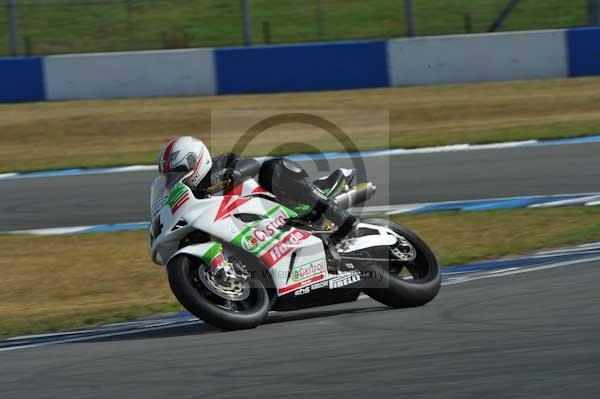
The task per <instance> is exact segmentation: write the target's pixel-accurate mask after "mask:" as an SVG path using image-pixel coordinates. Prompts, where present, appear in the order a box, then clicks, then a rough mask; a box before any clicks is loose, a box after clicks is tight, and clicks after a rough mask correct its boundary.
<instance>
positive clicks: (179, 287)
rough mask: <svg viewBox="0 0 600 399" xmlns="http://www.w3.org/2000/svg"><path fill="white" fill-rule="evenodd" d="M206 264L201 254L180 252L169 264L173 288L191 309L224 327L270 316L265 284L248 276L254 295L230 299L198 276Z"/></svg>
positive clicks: (233, 327)
mask: <svg viewBox="0 0 600 399" xmlns="http://www.w3.org/2000/svg"><path fill="white" fill-rule="evenodd" d="M203 267H206V264H205V263H204V262H203V261H202V260H201V259H198V258H194V257H190V256H187V255H180V256H177V257H175V258H174V259H172V260H171V261H170V262H169V264H168V266H167V274H168V277H169V285H170V286H171V291H172V292H173V294H174V295H175V297H176V298H177V300H178V301H179V303H181V304H182V305H183V307H185V308H186V309H187V310H188V311H189V312H190V313H192V314H193V315H194V316H196V317H198V318H199V319H201V320H204V321H206V322H207V323H210V324H212V325H213V326H215V327H218V328H221V329H224V330H242V329H248V328H255V327H257V326H258V325H259V324H261V323H262V322H263V321H264V320H265V319H266V317H267V314H268V312H269V310H270V308H271V301H270V298H269V294H268V292H267V289H266V288H265V286H264V284H263V283H262V282H261V281H260V280H258V279H255V278H251V277H249V278H248V280H247V281H248V284H249V285H250V295H249V296H248V298H246V299H245V300H243V301H234V300H227V299H223V298H221V297H219V296H218V295H216V294H215V293H214V292H213V290H210V289H208V287H206V285H205V283H204V282H203V281H202V280H201V279H200V278H199V277H198V273H199V271H200V270H202V268H203Z"/></svg>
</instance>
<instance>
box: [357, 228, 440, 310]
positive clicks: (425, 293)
mask: <svg viewBox="0 0 600 399" xmlns="http://www.w3.org/2000/svg"><path fill="white" fill-rule="evenodd" d="M364 223H368V224H373V225H376V226H382V227H386V228H387V229H389V230H390V234H391V235H394V236H396V237H397V238H398V243H397V244H396V245H395V246H394V247H390V248H389V249H388V250H387V253H386V254H379V255H383V256H386V257H388V259H389V260H390V261H389V267H387V268H386V267H383V266H381V265H371V266H370V272H371V273H373V275H374V276H377V278H376V279H374V280H373V281H372V282H370V284H369V288H365V290H364V292H365V294H367V295H368V296H370V297H371V298H373V299H375V300H376V301H378V302H381V303H383V304H385V305H388V306H392V307H395V308H406V307H414V306H422V305H425V304H426V303H427V302H429V301H431V300H432V299H433V298H435V296H436V295H437V294H438V292H439V290H440V286H441V284H442V278H441V273H440V268H439V266H438V263H437V260H436V258H435V255H434V254H433V251H431V249H430V248H429V247H428V246H427V244H425V242H424V241H423V240H421V239H420V238H419V237H418V236H417V235H416V234H415V233H413V232H412V231H410V230H408V229H407V228H405V227H403V226H401V225H399V224H396V223H392V222H390V221H388V220H383V219H367V220H364Z"/></svg>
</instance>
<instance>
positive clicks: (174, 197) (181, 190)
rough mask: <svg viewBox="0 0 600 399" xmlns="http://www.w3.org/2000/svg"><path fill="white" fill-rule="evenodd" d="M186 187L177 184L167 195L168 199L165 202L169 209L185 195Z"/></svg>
mask: <svg viewBox="0 0 600 399" xmlns="http://www.w3.org/2000/svg"><path fill="white" fill-rule="evenodd" d="M187 191H188V190H187V187H186V186H185V185H183V184H181V183H178V184H177V185H176V186H175V187H174V188H173V190H171V192H170V193H169V199H168V200H167V204H169V207H172V206H173V205H175V204H176V203H177V201H179V200H180V199H181V198H182V197H183V196H184V195H185V194H186V193H187Z"/></svg>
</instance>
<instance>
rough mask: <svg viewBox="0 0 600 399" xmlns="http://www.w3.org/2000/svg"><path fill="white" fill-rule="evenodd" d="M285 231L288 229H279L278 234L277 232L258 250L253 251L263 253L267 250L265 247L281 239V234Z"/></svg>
mask: <svg viewBox="0 0 600 399" xmlns="http://www.w3.org/2000/svg"><path fill="white" fill-rule="evenodd" d="M285 233H287V231H282V230H279V232H278V233H277V234H275V235H274V236H273V237H271V238H270V239H268V240H267V241H266V242H265V243H264V244H263V245H261V246H260V247H258V249H257V250H256V251H253V252H254V253H256V254H259V253H261V252H262V251H264V250H265V248H268V247H269V246H270V245H271V244H273V242H275V241H279V239H280V238H281V236H283V235H284V234H285Z"/></svg>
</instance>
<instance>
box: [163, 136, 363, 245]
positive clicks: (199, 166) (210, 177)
mask: <svg viewBox="0 0 600 399" xmlns="http://www.w3.org/2000/svg"><path fill="white" fill-rule="evenodd" d="M158 169H159V172H160V173H161V174H162V175H163V176H165V178H166V185H167V188H168V189H171V188H172V186H173V185H174V184H175V183H177V182H178V181H183V182H184V183H185V184H186V185H187V186H189V187H190V188H191V189H192V192H193V193H194V195H195V196H196V197H197V198H204V197H206V196H207V195H209V194H211V193H213V192H215V191H214V190H217V191H221V190H223V189H227V188H230V187H233V186H235V185H237V184H239V183H241V182H243V181H244V180H246V179H248V178H252V177H254V176H255V175H257V174H258V181H259V183H260V185H261V186H262V187H263V188H264V189H266V190H267V191H269V192H271V193H272V194H274V195H275V196H276V197H277V199H278V201H279V202H281V203H282V204H283V205H285V206H288V207H291V208H295V207H297V206H299V205H308V210H304V211H303V214H304V215H307V214H310V213H311V211H314V212H316V213H317V214H320V215H323V216H325V217H326V218H327V219H329V220H330V221H332V222H333V223H335V225H336V226H337V230H336V231H335V232H334V233H333V234H331V235H330V237H329V239H330V241H331V242H332V243H334V244H337V243H339V242H340V241H341V240H342V239H343V238H344V237H346V236H347V235H348V234H349V233H350V232H351V231H352V230H353V229H354V227H355V225H356V223H357V219H356V218H354V217H353V216H352V215H350V214H349V213H348V212H347V211H346V210H345V209H343V208H342V207H340V206H339V205H338V204H337V203H336V202H335V201H333V200H332V199H330V198H329V197H327V196H326V195H325V194H324V193H323V192H322V191H321V190H320V189H319V188H317V186H315V184H314V183H313V182H312V181H310V180H309V178H308V174H307V173H306V171H305V170H304V169H303V168H302V167H301V166H300V165H299V164H297V163H296V162H294V161H291V160H289V159H285V158H274V159H270V160H268V161H265V162H263V164H262V165H261V164H259V163H258V162H257V161H256V160H254V159H251V158H241V157H239V156H237V155H236V154H233V153H225V154H222V155H219V156H217V157H215V159H214V160H213V159H212V158H211V156H210V153H209V151H208V148H207V147H206V145H204V143H203V142H202V141H201V140H198V139H196V138H193V137H190V136H184V137H178V138H175V139H173V140H171V141H170V142H169V143H168V144H166V145H165V146H164V147H163V148H162V149H161V151H160V153H159V158H158Z"/></svg>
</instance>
